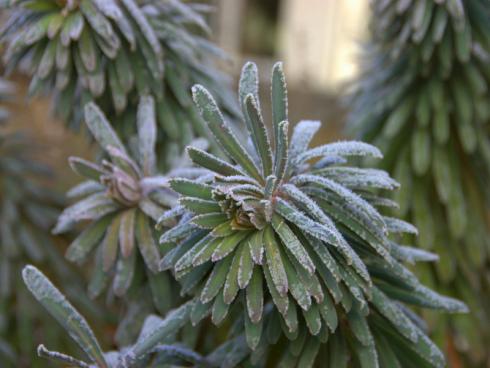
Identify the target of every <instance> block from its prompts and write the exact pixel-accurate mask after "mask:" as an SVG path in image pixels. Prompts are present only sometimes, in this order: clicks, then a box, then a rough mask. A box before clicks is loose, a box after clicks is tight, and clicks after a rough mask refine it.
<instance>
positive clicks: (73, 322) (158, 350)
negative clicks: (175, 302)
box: [22, 265, 206, 368]
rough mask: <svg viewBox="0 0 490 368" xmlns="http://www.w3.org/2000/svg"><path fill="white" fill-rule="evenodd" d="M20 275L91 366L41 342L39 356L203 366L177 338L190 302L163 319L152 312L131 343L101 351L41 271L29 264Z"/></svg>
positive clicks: (113, 366)
mask: <svg viewBox="0 0 490 368" xmlns="http://www.w3.org/2000/svg"><path fill="white" fill-rule="evenodd" d="M22 277H23V278H24V282H25V284H26V286H27V287H28V289H29V291H30V292H31V293H32V294H33V295H34V297H35V298H36V299H37V300H38V301H39V302H40V303H41V304H42V305H43V306H44V307H45V308H46V309H47V310H48V312H49V313H50V314H51V315H52V316H53V317H54V318H55V319H56V320H57V321H58V323H59V324H61V326H63V328H64V329H65V330H66V332H68V334H69V336H70V337H71V338H72V339H73V341H75V342H76V344H77V345H78V346H79V347H80V349H81V350H82V351H83V352H84V354H85V356H86V358H88V360H89V361H90V365H89V364H88V363H86V362H85V361H83V360H79V359H77V358H74V357H72V356H70V355H67V354H64V353H59V352H56V351H49V350H48V349H46V348H45V347H44V345H39V347H38V349H37V352H38V355H39V356H41V357H45V358H47V359H51V360H53V361H56V362H59V363H63V364H68V365H69V366H75V367H80V368H89V367H94V366H95V367H97V368H130V367H131V368H143V367H145V368H149V367H161V366H162V364H173V365H179V366H180V365H182V364H188V363H191V364H193V365H195V366H205V365H206V364H205V362H206V361H205V359H204V358H202V357H201V356H200V355H199V354H197V353H195V352H194V351H192V350H190V349H189V348H187V347H186V346H184V345H182V344H179V343H178V342H177V341H176V336H177V333H178V332H179V330H180V329H181V328H182V327H183V326H184V325H185V323H186V322H187V321H188V319H189V315H190V312H191V306H192V304H191V303H185V304H183V305H181V306H180V307H179V308H177V309H175V310H172V311H170V312H169V313H168V314H167V316H166V317H165V318H164V319H163V318H160V317H158V316H154V315H150V316H148V317H146V320H145V323H144V325H143V328H142V330H141V332H140V334H139V337H138V339H137V341H136V342H135V343H134V344H133V345H132V346H128V347H125V348H124V349H123V350H121V351H110V352H107V353H104V352H103V351H102V349H101V346H100V344H99V342H98V341H97V338H96V337H95V335H94V333H93V332H92V329H91V328H90V326H89V324H88V323H87V321H86V320H85V318H84V317H83V316H82V315H80V313H79V312H78V311H77V310H76V309H75V308H74V307H73V306H72V305H71V304H70V302H69V301H68V300H67V299H66V298H65V296H64V295H63V294H62V293H61V292H60V291H59V290H58V289H57V288H56V287H55V286H54V285H53V284H52V283H51V282H50V281H49V280H48V279H47V278H46V276H45V275H44V274H43V273H42V272H41V271H39V270H38V269H37V268H35V267H34V266H30V265H29V266H26V267H25V268H24V269H23V271H22ZM49 343H50V344H51V343H52V342H51V341H49Z"/></svg>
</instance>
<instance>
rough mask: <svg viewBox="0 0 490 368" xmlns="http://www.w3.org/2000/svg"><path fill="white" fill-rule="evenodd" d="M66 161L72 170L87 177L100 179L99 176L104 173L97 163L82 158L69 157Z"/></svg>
mask: <svg viewBox="0 0 490 368" xmlns="http://www.w3.org/2000/svg"><path fill="white" fill-rule="evenodd" d="M68 162H69V163H70V167H71V168H72V170H73V171H75V172H76V173H77V174H78V175H81V176H83V177H86V178H87V179H92V180H95V181H100V176H101V175H104V170H103V169H102V168H101V167H100V166H99V165H96V164H94V163H92V162H90V161H87V160H84V159H83V158H80V157H69V158H68Z"/></svg>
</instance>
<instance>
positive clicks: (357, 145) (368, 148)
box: [296, 141, 383, 163]
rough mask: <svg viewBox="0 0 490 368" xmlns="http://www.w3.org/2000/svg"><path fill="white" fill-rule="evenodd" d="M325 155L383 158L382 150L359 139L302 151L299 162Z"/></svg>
mask: <svg viewBox="0 0 490 368" xmlns="http://www.w3.org/2000/svg"><path fill="white" fill-rule="evenodd" d="M324 156H341V157H343V156H371V157H374V158H382V157H383V155H382V153H381V151H380V150H379V149H378V148H376V147H375V146H373V145H370V144H367V143H364V142H358V141H339V142H334V143H328V144H325V145H323V146H319V147H315V148H312V149H309V150H308V151H305V152H303V153H301V154H300V155H299V157H298V159H297V161H296V162H297V163H302V162H304V161H308V160H311V159H314V158H317V157H324Z"/></svg>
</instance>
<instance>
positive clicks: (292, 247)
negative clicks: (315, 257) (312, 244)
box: [272, 215, 315, 274]
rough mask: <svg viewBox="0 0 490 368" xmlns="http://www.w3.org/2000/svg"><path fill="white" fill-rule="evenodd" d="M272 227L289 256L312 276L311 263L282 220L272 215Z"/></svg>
mask: <svg viewBox="0 0 490 368" xmlns="http://www.w3.org/2000/svg"><path fill="white" fill-rule="evenodd" d="M272 227H273V228H274V230H275V232H276V233H277V235H279V238H280V239H281V240H282V243H283V244H284V245H285V246H286V247H287V249H289V251H290V252H291V254H292V255H293V256H294V257H295V258H296V259H297V260H298V262H299V263H300V264H301V265H302V266H303V267H304V269H305V270H306V271H307V272H309V274H313V273H314V272H315V265H314V264H313V261H312V260H311V258H310V256H309V255H308V253H307V252H306V250H305V249H304V247H303V245H302V244H301V243H300V241H299V240H298V238H297V237H296V235H294V232H293V231H292V230H291V229H290V228H289V226H288V225H287V224H286V222H285V221H284V219H283V218H282V217H280V216H278V215H273V216H272Z"/></svg>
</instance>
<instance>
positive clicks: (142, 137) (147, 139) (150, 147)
mask: <svg viewBox="0 0 490 368" xmlns="http://www.w3.org/2000/svg"><path fill="white" fill-rule="evenodd" d="M136 122H137V125H138V148H139V158H140V163H141V167H142V168H143V173H144V174H145V175H147V176H148V175H151V174H154V173H155V170H156V162H157V158H156V155H155V145H156V141H157V125H156V120H155V101H154V100H153V97H151V96H142V97H141V98H140V102H139V104H138V113H137V117H136Z"/></svg>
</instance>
